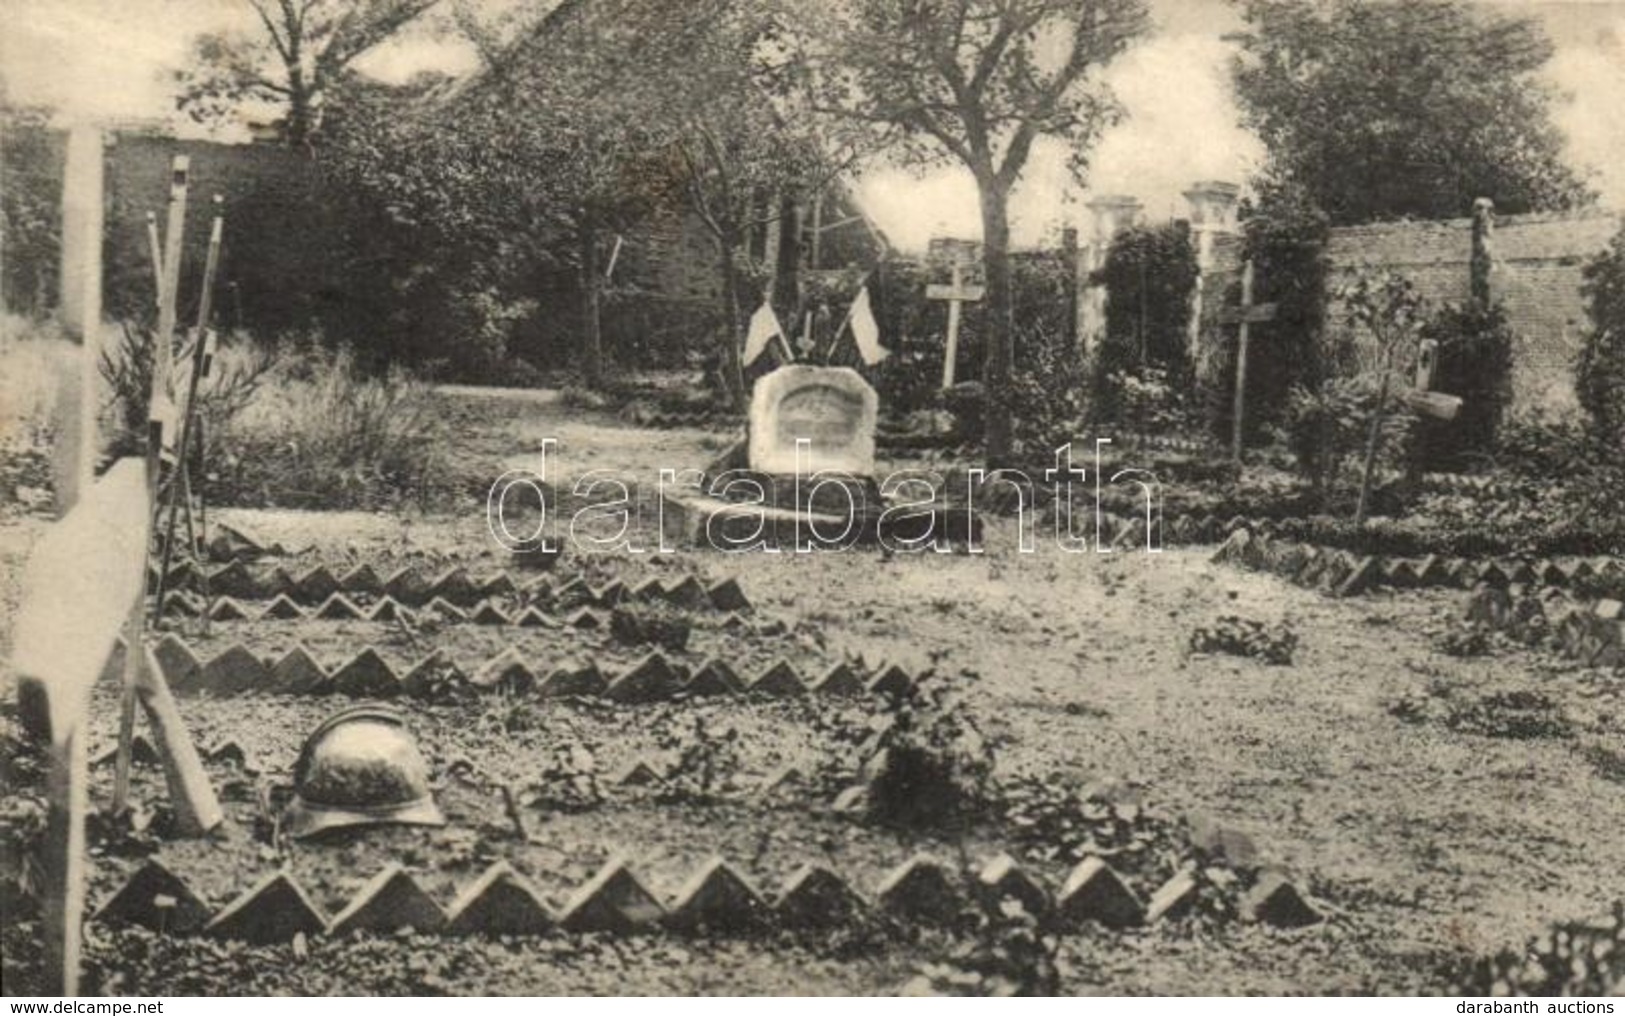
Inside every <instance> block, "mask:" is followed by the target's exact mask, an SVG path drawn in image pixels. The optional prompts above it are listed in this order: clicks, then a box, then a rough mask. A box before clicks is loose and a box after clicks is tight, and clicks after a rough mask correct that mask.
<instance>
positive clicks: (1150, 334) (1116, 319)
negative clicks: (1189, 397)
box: [1091, 224, 1198, 420]
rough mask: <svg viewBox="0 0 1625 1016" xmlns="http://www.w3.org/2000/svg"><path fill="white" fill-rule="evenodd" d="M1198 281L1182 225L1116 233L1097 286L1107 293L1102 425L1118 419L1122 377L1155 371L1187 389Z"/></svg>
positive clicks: (1099, 379) (1100, 362)
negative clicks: (1190, 339)
mask: <svg viewBox="0 0 1625 1016" xmlns="http://www.w3.org/2000/svg"><path fill="white" fill-rule="evenodd" d="M1197 275H1198V271H1197V265H1196V251H1195V249H1194V248H1193V247H1192V246H1191V242H1190V231H1189V229H1188V228H1187V227H1185V226H1183V225H1178V224H1175V225H1167V226H1158V227H1138V228H1134V229H1129V230H1126V231H1124V232H1123V233H1121V234H1119V235H1118V237H1117V238H1116V239H1115V240H1113V241H1112V245H1111V249H1110V250H1109V251H1108V252H1107V254H1106V263H1105V265H1103V266H1102V267H1101V268H1100V270H1099V271H1097V272H1096V273H1095V275H1094V278H1093V280H1092V281H1094V282H1096V283H1097V284H1100V285H1103V286H1105V287H1106V333H1105V335H1104V336H1103V337H1102V339H1101V342H1100V348H1099V351H1098V353H1097V358H1096V362H1095V372H1096V373H1095V386H1094V389H1095V404H1094V406H1093V407H1092V409H1091V414H1092V415H1093V416H1094V418H1095V419H1097V420H1114V419H1119V418H1120V417H1121V414H1122V412H1123V409H1124V407H1123V406H1122V404H1121V403H1120V402H1119V401H1118V399H1119V397H1120V395H1121V394H1122V389H1121V384H1120V378H1121V377H1122V376H1123V375H1124V374H1126V373H1129V372H1133V371H1140V372H1144V371H1147V370H1158V371H1161V372H1164V373H1165V374H1167V375H1168V376H1170V377H1172V378H1174V379H1175V381H1176V383H1184V382H1185V381H1186V380H1187V379H1188V378H1189V377H1190V373H1191V364H1190V350H1189V348H1188V346H1189V342H1188V337H1189V328H1190V314H1191V292H1192V290H1194V288H1195V286H1196V278H1197Z"/></svg>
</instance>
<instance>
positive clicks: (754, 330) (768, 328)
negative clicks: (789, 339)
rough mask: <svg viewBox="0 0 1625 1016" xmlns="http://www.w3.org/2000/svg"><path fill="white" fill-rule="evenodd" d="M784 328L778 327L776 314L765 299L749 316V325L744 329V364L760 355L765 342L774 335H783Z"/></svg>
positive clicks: (751, 362)
mask: <svg viewBox="0 0 1625 1016" xmlns="http://www.w3.org/2000/svg"><path fill="white" fill-rule="evenodd" d="M783 334H784V329H782V328H780V327H779V319H778V316H777V315H775V314H774V313H773V305H772V304H771V303H769V302H768V301H766V300H763V301H762V306H761V308H760V309H759V310H757V311H756V313H755V314H752V315H751V316H750V327H749V328H748V329H746V331H745V357H744V366H746V367H749V366H750V365H751V364H753V363H755V362H756V358H757V357H758V356H761V355H762V351H763V350H765V349H766V348H767V344H768V343H769V342H771V341H773V337H774V336H776V335H783Z"/></svg>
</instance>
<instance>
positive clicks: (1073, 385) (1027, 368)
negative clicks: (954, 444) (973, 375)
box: [960, 323, 1086, 458]
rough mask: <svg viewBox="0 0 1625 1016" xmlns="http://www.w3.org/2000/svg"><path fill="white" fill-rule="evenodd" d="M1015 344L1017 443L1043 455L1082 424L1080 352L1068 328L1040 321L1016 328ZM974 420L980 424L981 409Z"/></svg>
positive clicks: (1024, 448)
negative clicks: (1017, 362)
mask: <svg viewBox="0 0 1625 1016" xmlns="http://www.w3.org/2000/svg"><path fill="white" fill-rule="evenodd" d="M1016 347H1017V349H1019V350H1020V354H1021V357H1020V366H1019V367H1018V368H1017V370H1016V372H1015V376H1014V377H1013V378H1012V379H1011V385H1012V387H1013V389H1014V398H1015V433H1016V439H1017V446H1018V449H1019V451H1020V452H1024V453H1027V454H1028V455H1033V454H1036V455H1037V457H1039V458H1044V457H1046V456H1047V455H1048V453H1049V450H1050V449H1053V448H1056V447H1058V446H1059V445H1061V444H1064V443H1065V442H1067V441H1069V440H1071V439H1073V438H1074V437H1076V436H1077V435H1078V433H1079V429H1080V427H1081V426H1082V424H1083V412H1084V399H1085V392H1086V384H1085V372H1084V360H1083V354H1082V353H1081V352H1080V351H1079V349H1078V347H1077V344H1076V343H1074V342H1072V340H1071V334H1070V332H1069V331H1055V330H1052V329H1050V328H1047V327H1045V326H1044V325H1042V324H1039V323H1034V324H1032V325H1030V326H1028V327H1027V328H1025V329H1019V328H1018V331H1017V333H1016ZM979 408H980V407H973V409H979ZM960 419H962V420H963V419H965V418H964V417H963V416H961V417H960ZM975 422H976V423H977V424H978V425H980V423H981V419H980V413H979V412H978V413H977V415H976V418H975ZM962 429H965V428H963V427H962ZM979 429H980V428H979V426H978V430H979Z"/></svg>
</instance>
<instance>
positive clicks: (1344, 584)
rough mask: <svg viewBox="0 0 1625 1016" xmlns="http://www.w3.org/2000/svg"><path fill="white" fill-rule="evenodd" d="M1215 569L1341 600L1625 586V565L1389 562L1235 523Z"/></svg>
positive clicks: (1600, 560)
mask: <svg viewBox="0 0 1625 1016" xmlns="http://www.w3.org/2000/svg"><path fill="white" fill-rule="evenodd" d="M1229 528H1230V532H1229V535H1228V536H1227V537H1226V539H1225V541H1224V543H1223V545H1221V546H1220V547H1219V549H1218V550H1217V551H1216V552H1215V553H1214V555H1213V558H1212V560H1213V561H1214V562H1215V563H1224V564H1233V565H1237V566H1239V567H1243V568H1249V569H1251V570H1253V571H1268V572H1273V573H1274V574H1276V575H1279V576H1281V577H1282V578H1285V579H1287V580H1288V581H1291V582H1294V583H1296V584H1297V585H1300V586H1305V587H1309V588H1318V589H1321V590H1323V591H1325V592H1328V593H1330V594H1332V595H1334V596H1351V595H1355V594H1358V593H1363V592H1368V591H1371V590H1374V589H1385V588H1386V589H1417V588H1456V589H1473V588H1475V587H1477V586H1479V585H1481V584H1482V585H1487V586H1491V587H1494V588H1497V589H1509V588H1511V587H1513V586H1524V587H1531V586H1550V587H1556V588H1565V587H1570V586H1575V585H1581V584H1585V583H1586V582H1588V581H1590V580H1594V579H1601V580H1603V581H1605V582H1609V583H1613V582H1625V561H1621V560H1620V559H1618V558H1613V557H1607V556H1599V557H1593V558H1570V559H1565V560H1561V561H1559V560H1554V559H1551V558H1545V559H1541V560H1539V561H1529V560H1525V559H1523V558H1514V557H1497V558H1491V559H1488V560H1472V559H1469V558H1461V557H1442V556H1440V555H1437V554H1429V555H1427V556H1425V557H1385V556H1381V555H1374V554H1365V555H1361V554H1355V553H1352V552H1350V551H1346V550H1336V549H1332V548H1327V547H1317V546H1315V545H1314V544H1310V543H1302V542H1299V541H1295V540H1281V539H1275V538H1273V537H1272V536H1271V535H1270V534H1269V533H1268V532H1267V531H1266V529H1264V528H1255V527H1254V526H1253V524H1251V523H1249V522H1247V521H1246V520H1245V519H1234V520H1232V522H1231V524H1230V527H1229Z"/></svg>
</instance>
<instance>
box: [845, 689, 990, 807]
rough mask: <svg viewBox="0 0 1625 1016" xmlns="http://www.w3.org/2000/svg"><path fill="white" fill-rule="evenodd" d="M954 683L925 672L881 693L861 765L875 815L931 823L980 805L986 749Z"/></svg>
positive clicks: (986, 779) (986, 780)
mask: <svg viewBox="0 0 1625 1016" xmlns="http://www.w3.org/2000/svg"><path fill="white" fill-rule="evenodd" d="M955 684H956V683H950V682H948V681H946V680H943V679H941V678H938V677H937V676H936V675H934V674H925V675H921V677H920V678H919V680H917V681H916V682H915V683H914V685H913V686H912V687H911V688H910V689H909V690H908V692H907V693H905V694H903V695H901V696H898V697H896V698H893V699H890V700H888V707H887V711H886V713H885V715H884V717H883V718H882V719H881V721H880V724H879V727H878V730H877V732H876V734H875V737H874V739H873V747H874V749H875V750H874V751H873V752H872V753H871V754H870V755H869V758H868V761H867V762H866V764H865V767H866V769H867V770H868V772H869V787H868V789H869V809H870V814H871V815H873V816H874V817H875V818H876V819H878V820H879V821H882V822H887V823H890V824H894V825H899V826H908V827H914V828H939V827H942V826H945V825H952V824H954V823H956V822H960V821H963V820H965V819H967V818H969V817H970V816H971V815H972V814H974V813H975V812H977V811H978V810H980V809H982V808H983V807H984V806H985V805H986V804H987V802H988V800H989V797H990V794H991V780H992V774H993V752H992V748H991V747H990V746H989V744H988V742H987V740H986V738H984V737H983V735H982V732H981V730H980V729H979V728H978V727H977V725H976V721H975V718H974V717H973V716H972V715H971V713H970V710H969V708H968V707H967V705H966V704H965V702H964V699H963V698H962V697H961V696H960V689H959V688H957V687H956V686H955Z"/></svg>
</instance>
